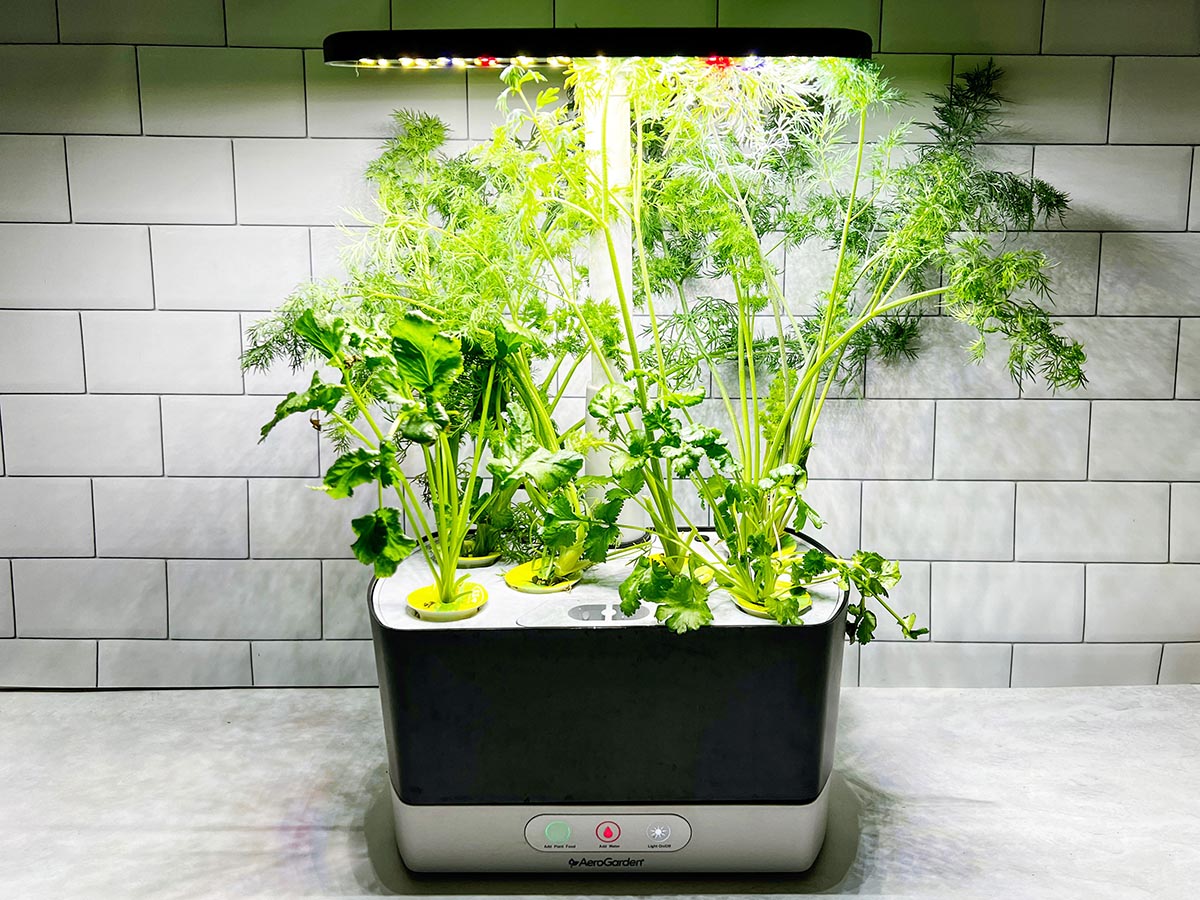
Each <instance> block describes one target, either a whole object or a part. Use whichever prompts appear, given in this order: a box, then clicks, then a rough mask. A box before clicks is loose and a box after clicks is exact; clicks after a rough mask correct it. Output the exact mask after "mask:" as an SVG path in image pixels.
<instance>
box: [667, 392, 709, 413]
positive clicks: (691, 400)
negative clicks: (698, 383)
mask: <svg viewBox="0 0 1200 900" xmlns="http://www.w3.org/2000/svg"><path fill="white" fill-rule="evenodd" d="M704 397H705V391H704V388H696V389H695V390H693V391H667V392H666V393H665V394H664V395H663V402H664V403H665V404H666V405H667V406H670V407H672V408H674V409H685V408H686V407H689V406H696V405H697V404H699V403H700V402H701V401H702V400H704Z"/></svg>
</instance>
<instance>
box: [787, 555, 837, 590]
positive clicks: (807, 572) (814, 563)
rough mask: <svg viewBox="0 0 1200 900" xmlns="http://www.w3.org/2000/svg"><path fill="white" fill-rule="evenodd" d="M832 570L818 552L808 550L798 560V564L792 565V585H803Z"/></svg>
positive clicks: (829, 564)
mask: <svg viewBox="0 0 1200 900" xmlns="http://www.w3.org/2000/svg"><path fill="white" fill-rule="evenodd" d="M831 568H832V565H831V563H830V561H829V557H827V556H826V555H825V554H824V553H822V552H821V551H820V550H816V549H813V550H809V551H808V552H807V553H805V554H804V556H802V557H801V558H800V562H798V563H794V564H793V565H792V584H805V583H807V582H810V581H812V580H813V579H814V578H818V577H820V576H821V575H824V574H825V573H826V572H828V571H829V570H830V569H831Z"/></svg>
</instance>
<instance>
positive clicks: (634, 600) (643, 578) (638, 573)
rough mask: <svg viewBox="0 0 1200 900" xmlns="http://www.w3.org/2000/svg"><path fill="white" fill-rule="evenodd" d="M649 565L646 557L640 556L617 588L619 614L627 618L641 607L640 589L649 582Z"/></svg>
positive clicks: (648, 559)
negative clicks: (619, 601)
mask: <svg viewBox="0 0 1200 900" xmlns="http://www.w3.org/2000/svg"><path fill="white" fill-rule="evenodd" d="M650 574H651V563H650V558H649V557H648V556H641V557H639V558H638V561H637V563H635V564H634V567H633V571H632V572H630V573H629V575H628V576H627V577H626V579H625V580H624V581H622V582H621V586H620V587H619V588H617V593H618V594H619V595H620V597H621V612H623V613H624V614H625V615H627V616H632V615H633V614H634V613H635V612H637V611H638V607H639V606H641V605H642V599H641V594H642V588H643V587H644V586H645V585H646V584H647V583H648V582H649V581H650Z"/></svg>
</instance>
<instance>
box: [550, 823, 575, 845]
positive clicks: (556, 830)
mask: <svg viewBox="0 0 1200 900" xmlns="http://www.w3.org/2000/svg"><path fill="white" fill-rule="evenodd" d="M570 839H571V826H570V825H568V824H567V823H566V822H551V823H550V824H549V825H547V826H546V840H548V841H549V842H550V843H552V844H565V843H566V842H567V841H569V840H570Z"/></svg>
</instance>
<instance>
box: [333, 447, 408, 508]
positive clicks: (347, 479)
mask: <svg viewBox="0 0 1200 900" xmlns="http://www.w3.org/2000/svg"><path fill="white" fill-rule="evenodd" d="M399 477H400V466H399V464H398V463H397V462H396V448H395V447H394V446H392V444H391V443H389V442H388V441H383V442H382V443H381V444H380V445H379V451H378V452H372V451H370V450H367V449H366V448H365V447H359V448H358V449H357V450H351V451H350V452H349V453H343V454H342V455H341V456H339V457H338V458H337V459H336V460H334V462H333V465H331V466H330V467H329V470H328V471H327V472H326V473H325V478H324V479H323V483H324V485H325V492H326V493H327V494H329V496H330V497H333V498H334V499H341V498H343V497H350V496H352V495H353V494H354V489H355V488H356V487H359V486H360V485H364V484H370V483H374V482H376V481H379V482H381V483H382V484H383V486H384V487H391V486H392V485H393V484H395V483H396V481H397V480H398V478H399Z"/></svg>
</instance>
